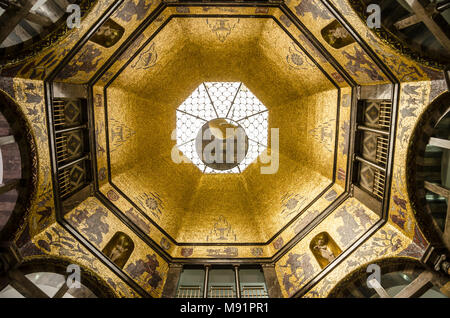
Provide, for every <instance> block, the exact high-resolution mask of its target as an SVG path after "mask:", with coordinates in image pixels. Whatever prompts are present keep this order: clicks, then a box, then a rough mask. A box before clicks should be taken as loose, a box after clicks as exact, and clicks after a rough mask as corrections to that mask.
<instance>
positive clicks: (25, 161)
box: [0, 91, 37, 241]
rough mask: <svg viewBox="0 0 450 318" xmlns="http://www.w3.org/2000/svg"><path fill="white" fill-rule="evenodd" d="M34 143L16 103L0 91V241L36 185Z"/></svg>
mask: <svg viewBox="0 0 450 318" xmlns="http://www.w3.org/2000/svg"><path fill="white" fill-rule="evenodd" d="M36 160H37V157H36V145H35V142H34V139H33V136H32V134H31V129H30V127H29V126H28V122H27V120H26V119H25V117H24V115H23V113H22V111H21V109H20V108H19V106H18V105H17V104H16V103H15V102H14V100H12V99H11V98H10V97H9V96H8V95H7V94H5V93H3V92H1V91H0V241H7V240H10V238H11V237H13V235H14V233H15V231H17V229H18V228H19V226H18V224H21V223H22V222H21V221H22V220H23V219H24V217H25V215H26V212H27V211H28V209H29V208H30V204H31V198H32V197H33V195H34V193H35V189H36V181H37V171H36V170H37V169H36V166H37V165H36Z"/></svg>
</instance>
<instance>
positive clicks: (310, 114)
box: [106, 18, 338, 242]
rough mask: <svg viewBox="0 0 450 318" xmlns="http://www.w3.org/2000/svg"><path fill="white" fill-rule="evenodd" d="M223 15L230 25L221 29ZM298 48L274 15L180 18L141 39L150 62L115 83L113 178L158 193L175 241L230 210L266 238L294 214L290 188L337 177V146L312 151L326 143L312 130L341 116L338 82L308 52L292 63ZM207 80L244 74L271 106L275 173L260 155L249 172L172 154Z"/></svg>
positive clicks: (233, 218)
mask: <svg viewBox="0 0 450 318" xmlns="http://www.w3.org/2000/svg"><path fill="white" fill-rule="evenodd" d="M221 23H224V24H225V26H226V27H228V30H229V31H226V32H227V33H223V34H221V32H225V31H214V30H215V29H214V28H215V27H216V26H219V25H220V24H221ZM211 26H213V27H211ZM181 34H182V35H183V36H180V35H181ZM292 50H298V51H300V49H299V48H298V47H296V46H295V44H294V43H293V42H292V40H291V39H290V38H289V36H288V35H287V34H286V33H285V32H284V31H283V30H282V29H281V28H280V27H279V26H278V25H277V24H276V23H275V21H274V20H273V19H268V18H228V19H221V18H175V19H172V20H171V21H170V22H169V23H168V24H167V25H166V26H165V27H164V29H163V30H162V31H161V32H159V33H158V34H157V35H156V36H155V37H154V39H153V40H152V41H151V42H150V43H149V44H147V46H146V47H144V48H143V50H142V52H148V53H147V55H148V54H153V55H154V56H153V57H151V58H150V57H148V59H146V60H145V61H147V60H149V63H148V64H145V62H143V60H144V57H142V55H138V56H137V57H136V58H135V59H133V60H131V62H130V63H129V64H128V66H127V67H126V68H125V69H124V70H123V71H122V72H121V73H120V75H118V77H117V78H116V79H115V80H114V81H113V82H112V84H111V85H110V86H109V87H108V89H107V95H106V97H107V101H108V105H107V107H108V120H109V125H110V131H111V132H112V134H114V131H119V130H120V131H128V132H129V135H128V137H127V139H126V141H124V142H121V143H120V145H117V146H116V145H115V144H114V143H115V141H117V138H116V137H114V136H111V133H110V143H112V144H113V145H112V146H110V152H111V155H110V160H111V176H112V182H113V183H114V184H115V185H116V186H117V187H118V188H119V189H121V190H122V191H123V192H124V194H125V195H126V196H128V197H133V195H134V194H135V193H138V192H140V191H144V192H145V193H157V195H158V196H159V197H160V198H161V200H162V201H163V203H164V211H162V213H161V216H160V218H161V226H162V227H163V228H164V229H165V230H166V231H167V232H168V233H169V234H170V236H172V237H173V238H175V239H176V241H178V242H197V241H202V240H204V239H205V238H206V237H207V235H208V232H209V231H210V228H211V225H213V224H214V222H215V220H216V219H217V218H218V217H219V216H223V217H224V218H225V219H226V220H227V221H228V222H229V223H231V224H233V227H234V231H236V232H238V233H241V234H240V235H239V241H240V242H265V241H267V240H268V239H269V238H270V237H271V236H273V235H274V234H275V233H276V232H277V231H278V230H280V229H281V228H282V227H283V226H284V225H285V223H286V222H288V221H289V218H286V219H283V220H280V218H279V213H280V212H281V210H282V209H283V206H282V205H280V203H279V202H280V201H281V199H282V197H283V195H285V194H286V193H294V194H296V195H298V196H302V197H304V196H306V195H309V194H315V195H318V194H319V193H320V191H322V190H323V189H324V188H325V187H326V186H327V185H329V184H330V183H331V182H332V180H331V177H332V174H333V170H332V169H333V160H332V158H333V157H332V154H333V153H332V152H327V153H326V154H325V156H320V159H319V156H316V157H315V158H311V157H310V155H309V154H310V153H312V152H314V151H316V152H317V153H320V152H323V151H321V149H322V148H323V146H322V145H321V143H320V140H317V139H316V138H313V137H311V136H308V131H311V130H313V129H314V128H315V127H317V126H318V125H320V124H322V123H323V122H327V121H335V119H336V110H337V98H338V92H337V89H336V87H335V86H334V85H333V84H332V83H331V82H330V81H329V80H328V79H327V78H326V76H325V75H324V74H323V72H322V71H321V70H320V69H319V68H317V67H316V65H315V64H314V63H313V62H312V61H311V60H310V59H307V56H306V55H305V54H303V55H301V57H300V58H302V57H303V58H305V61H304V67H303V68H301V69H298V68H294V67H289V66H288V64H287V61H286V56H287V55H289V52H290V51H292ZM150 52H151V53H150ZM141 54H142V53H141ZM206 81H242V82H243V83H245V85H247V87H249V89H250V90H251V91H252V92H253V93H254V94H255V95H256V96H257V97H258V98H259V99H260V100H261V102H262V103H263V104H264V105H266V106H267V108H268V109H269V128H279V136H280V137H279V170H278V171H277V172H276V173H275V174H261V173H260V163H257V162H255V163H254V164H252V165H251V166H250V167H249V168H248V169H247V170H246V171H244V172H243V173H242V174H238V175H204V174H202V173H201V171H199V170H198V169H197V168H196V167H195V166H194V165H192V164H191V163H181V164H177V163H174V162H173V161H172V159H171V152H172V149H173V147H174V145H175V143H176V141H175V140H173V135H172V131H174V130H175V128H176V126H175V124H176V121H175V111H176V108H177V107H178V106H179V105H180V104H181V103H182V102H183V101H184V100H185V99H186V98H187V97H188V96H189V95H190V93H191V92H192V91H193V90H194V89H195V88H196V87H197V86H198V85H199V84H201V83H202V82H206ZM324 110H326V111H324ZM119 127H120V128H119ZM332 131H333V129H332V130H331V131H330V133H332ZM269 144H272V141H271V140H270V142H269ZM269 185H270V186H269ZM311 198H313V197H311ZM199 220H201V222H199ZM268 220H270V222H267V221H268ZM249 224H253V225H254V226H252V227H249V226H248V225H249Z"/></svg>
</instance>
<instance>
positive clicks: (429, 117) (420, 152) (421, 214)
mask: <svg viewBox="0 0 450 318" xmlns="http://www.w3.org/2000/svg"><path fill="white" fill-rule="evenodd" d="M449 114H450V92H448V91H447V92H445V93H443V94H441V95H440V96H439V97H437V98H436V99H435V100H434V101H433V102H432V103H431V104H430V105H429V106H428V107H427V108H426V109H425V111H424V112H423V113H422V115H421V116H420V117H419V120H418V121H417V124H416V126H415V127H414V130H413V132H412V134H411V138H410V142H409V145H408V152H407V158H406V171H407V177H406V184H407V190H408V196H409V199H410V202H411V206H412V209H413V212H414V215H415V217H416V220H417V223H418V224H419V227H420V229H421V230H422V232H423V233H424V235H425V237H426V238H427V240H428V241H430V242H431V243H432V244H434V245H437V246H442V245H445V242H444V239H443V233H442V232H443V231H442V230H441V229H440V228H439V225H438V223H437V222H436V220H435V219H434V218H433V217H432V215H431V209H430V207H429V205H428V204H427V201H426V197H425V196H426V189H425V181H426V178H425V175H424V172H426V166H425V164H424V159H425V152H426V148H427V145H428V144H429V143H430V139H431V137H432V136H433V135H434V133H435V127H436V126H437V125H438V123H439V122H440V121H441V119H442V118H443V117H444V116H448V115H449ZM449 203H450V202H449ZM446 244H447V248H449V245H450V242H447V243H446Z"/></svg>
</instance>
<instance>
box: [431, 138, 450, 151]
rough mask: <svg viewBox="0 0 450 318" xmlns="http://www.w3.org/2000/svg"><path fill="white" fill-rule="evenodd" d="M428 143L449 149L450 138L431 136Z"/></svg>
mask: <svg viewBox="0 0 450 318" xmlns="http://www.w3.org/2000/svg"><path fill="white" fill-rule="evenodd" d="M429 145H430V146H435V147H439V148H444V149H450V140H446V139H441V138H435V137H431V138H430V143H429Z"/></svg>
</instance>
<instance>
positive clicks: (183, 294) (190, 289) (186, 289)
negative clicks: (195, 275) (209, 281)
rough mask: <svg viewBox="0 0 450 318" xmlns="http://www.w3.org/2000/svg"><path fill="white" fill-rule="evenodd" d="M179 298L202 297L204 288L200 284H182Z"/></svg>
mask: <svg viewBox="0 0 450 318" xmlns="http://www.w3.org/2000/svg"><path fill="white" fill-rule="evenodd" d="M177 298H202V288H201V287H200V286H180V287H178V291H177Z"/></svg>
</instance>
